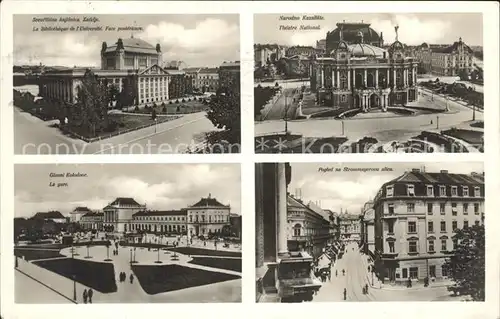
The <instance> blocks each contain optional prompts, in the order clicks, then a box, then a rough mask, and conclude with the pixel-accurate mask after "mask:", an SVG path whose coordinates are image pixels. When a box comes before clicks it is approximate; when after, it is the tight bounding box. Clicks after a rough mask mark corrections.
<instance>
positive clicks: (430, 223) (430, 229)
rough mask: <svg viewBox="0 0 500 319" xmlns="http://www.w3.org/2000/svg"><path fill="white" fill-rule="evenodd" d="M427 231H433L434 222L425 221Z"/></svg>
mask: <svg viewBox="0 0 500 319" xmlns="http://www.w3.org/2000/svg"><path fill="white" fill-rule="evenodd" d="M427 232H429V233H433V232H434V222H433V221H428V222H427Z"/></svg>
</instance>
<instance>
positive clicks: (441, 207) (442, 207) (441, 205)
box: [439, 203, 446, 215]
mask: <svg viewBox="0 0 500 319" xmlns="http://www.w3.org/2000/svg"><path fill="white" fill-rule="evenodd" d="M445 208H446V204H445V203H439V212H440V213H441V215H444V213H445Z"/></svg>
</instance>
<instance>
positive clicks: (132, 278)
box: [130, 274, 134, 283]
mask: <svg viewBox="0 0 500 319" xmlns="http://www.w3.org/2000/svg"><path fill="white" fill-rule="evenodd" d="M133 282H134V275H132V274H130V283H133Z"/></svg>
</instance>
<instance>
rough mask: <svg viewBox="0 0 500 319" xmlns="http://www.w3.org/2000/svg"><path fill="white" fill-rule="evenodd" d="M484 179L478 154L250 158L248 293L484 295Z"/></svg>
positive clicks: (351, 297) (302, 296)
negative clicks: (360, 159) (437, 158)
mask: <svg viewBox="0 0 500 319" xmlns="http://www.w3.org/2000/svg"><path fill="white" fill-rule="evenodd" d="M443 168H446V169H443ZM484 179H485V175H484V168H483V163H480V162H468V163H453V164H451V163H439V162H438V163H321V164H320V163H257V164H255V182H256V200H255V205H256V215H255V223H256V224H255V227H256V229H255V236H256V287H257V291H256V293H257V298H256V301H257V302H264V303H267V302H281V303H289V302H293V303H297V302H327V301H329V302H332V301H334V302H335V301H339V302H341V301H484V300H485V299H484V298H485V231H484V199H485V198H484V192H485V188H484Z"/></svg>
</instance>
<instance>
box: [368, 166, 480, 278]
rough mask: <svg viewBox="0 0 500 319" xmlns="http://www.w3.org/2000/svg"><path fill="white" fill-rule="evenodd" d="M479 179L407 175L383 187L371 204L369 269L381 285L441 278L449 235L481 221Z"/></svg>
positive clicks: (452, 243)
mask: <svg viewBox="0 0 500 319" xmlns="http://www.w3.org/2000/svg"><path fill="white" fill-rule="evenodd" d="M484 192H485V188H484V174H482V173H481V174H479V173H471V174H451V173H448V171H446V170H442V171H440V172H437V173H430V172H422V171H420V170H419V169H413V170H411V171H409V172H406V173H404V174H403V175H401V176H399V177H397V178H395V179H393V180H391V181H389V182H387V183H385V184H383V185H382V187H381V188H380V190H379V191H378V194H377V196H376V197H375V199H374V202H373V209H374V211H375V219H374V230H375V269H376V271H377V273H378V276H379V277H380V278H381V279H383V280H384V281H389V282H394V283H404V282H406V281H408V278H411V279H412V280H420V281H422V280H424V278H426V277H428V278H429V279H430V281H431V282H432V281H434V280H439V279H443V278H447V276H448V271H447V269H446V268H445V266H444V264H445V259H446V258H447V257H449V256H451V255H452V254H453V253H454V250H455V249H456V247H457V244H458V242H457V239H455V238H454V231H455V230H456V229H457V228H460V229H463V228H467V227H470V226H473V225H480V224H482V223H483V220H484Z"/></svg>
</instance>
